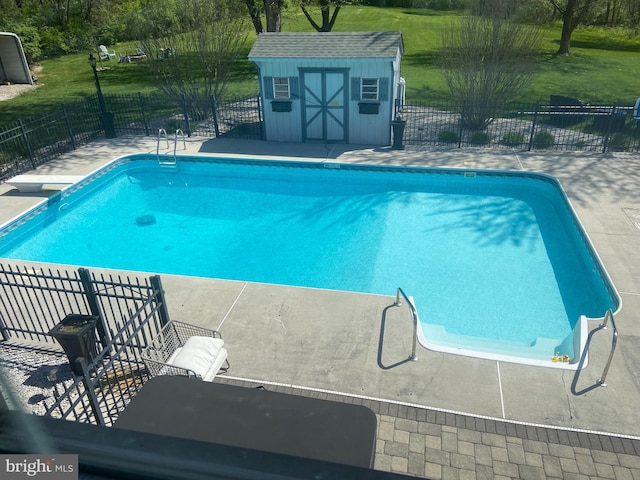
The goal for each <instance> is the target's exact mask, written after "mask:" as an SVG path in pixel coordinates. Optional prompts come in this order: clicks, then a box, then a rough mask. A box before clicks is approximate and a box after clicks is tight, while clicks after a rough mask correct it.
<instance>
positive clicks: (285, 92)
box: [273, 77, 291, 98]
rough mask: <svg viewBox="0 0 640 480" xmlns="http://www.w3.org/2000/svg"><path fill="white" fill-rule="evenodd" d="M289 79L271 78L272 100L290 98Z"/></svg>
mask: <svg viewBox="0 0 640 480" xmlns="http://www.w3.org/2000/svg"><path fill="white" fill-rule="evenodd" d="M290 97H291V95H290V90H289V77H273V98H290Z"/></svg>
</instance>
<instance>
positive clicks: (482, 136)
mask: <svg viewBox="0 0 640 480" xmlns="http://www.w3.org/2000/svg"><path fill="white" fill-rule="evenodd" d="M490 141H491V136H490V135H489V134H488V133H487V132H473V134H472V135H471V138H470V139H469V143H470V144H471V145H487V144H488V143H489V142H490Z"/></svg>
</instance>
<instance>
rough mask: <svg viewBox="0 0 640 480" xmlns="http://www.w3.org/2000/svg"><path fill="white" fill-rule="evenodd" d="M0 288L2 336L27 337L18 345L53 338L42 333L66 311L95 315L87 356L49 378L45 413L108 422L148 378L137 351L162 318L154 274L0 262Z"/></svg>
mask: <svg viewBox="0 0 640 480" xmlns="http://www.w3.org/2000/svg"><path fill="white" fill-rule="evenodd" d="M0 288H1V290H0V332H1V334H2V338H3V340H4V341H8V340H18V341H25V340H26V341H28V343H25V344H24V346H23V348H30V345H33V344H43V343H47V342H52V341H54V339H53V337H51V336H50V335H49V332H50V331H51V330H52V329H53V328H54V327H55V326H56V325H57V324H59V323H60V322H61V321H62V319H64V318H65V317H66V316H67V315H69V314H80V315H96V316H98V317H99V320H98V323H97V328H96V331H97V338H96V344H97V349H96V352H94V353H95V355H94V356H93V358H81V359H79V363H80V366H81V371H82V374H81V375H76V376H74V377H73V379H72V380H68V381H63V383H62V384H60V383H59V382H57V380H56V379H55V378H51V379H50V381H51V382H52V384H53V385H54V398H55V400H54V401H52V402H50V404H47V403H44V405H45V407H46V414H47V415H52V416H55V417H58V418H65V419H71V420H77V421H82V422H89V423H95V424H101V425H110V424H112V423H113V422H114V421H115V419H116V418H117V416H118V414H119V413H120V412H121V411H122V410H123V409H124V407H125V405H126V403H127V402H128V400H129V399H130V398H131V397H132V396H133V395H135V393H136V392H137V391H138V390H139V389H140V387H141V386H142V385H143V384H144V382H145V381H146V380H147V379H148V377H149V374H148V372H147V371H146V368H145V366H144V362H143V361H142V358H141V352H142V350H143V349H144V348H146V346H147V345H148V344H149V343H150V342H151V340H152V339H153V337H154V336H155V335H156V333H157V332H159V331H160V330H161V329H162V327H163V326H164V325H165V324H166V323H168V321H169V316H168V312H167V307H166V303H165V299H164V292H163V289H162V285H161V282H160V277H157V276H153V277H150V278H148V279H142V280H141V279H139V278H131V277H126V278H121V277H115V278H114V277H113V276H107V277H105V276H104V275H95V274H93V273H91V272H89V271H88V270H86V269H84V268H81V269H79V270H77V271H71V272H69V271H61V270H51V269H46V270H45V269H43V268H37V267H32V266H22V267H17V266H10V265H9V266H5V265H2V264H0ZM12 345H13V346H16V345H18V346H21V345H22V344H21V343H17V344H16V343H15V342H12ZM70 360H71V359H70ZM53 376H55V374H53Z"/></svg>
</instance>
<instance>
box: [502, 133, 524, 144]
mask: <svg viewBox="0 0 640 480" xmlns="http://www.w3.org/2000/svg"><path fill="white" fill-rule="evenodd" d="M501 143H502V144H503V145H506V146H507V147H518V146H520V145H522V144H523V143H524V134H522V133H520V132H509V133H507V134H505V136H504V137H502V140H501Z"/></svg>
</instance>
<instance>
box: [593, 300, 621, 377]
mask: <svg viewBox="0 0 640 480" xmlns="http://www.w3.org/2000/svg"><path fill="white" fill-rule="evenodd" d="M609 320H611V326H612V327H613V338H612V339H611V352H610V353H609V359H608V360H607V364H606V365H605V366H604V370H603V371H602V375H601V376H600V378H599V379H598V380H597V381H596V383H598V384H599V385H600V386H602V387H606V386H607V382H606V379H607V373H609V367H610V366H611V360H612V359H613V352H615V351H616V344H617V343H618V329H617V328H616V322H615V320H614V319H613V312H612V311H611V309H608V310H607V313H605V315H604V320H603V321H602V323H601V324H600V327H599V328H600V329H602V330H607V328H608V323H609Z"/></svg>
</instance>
